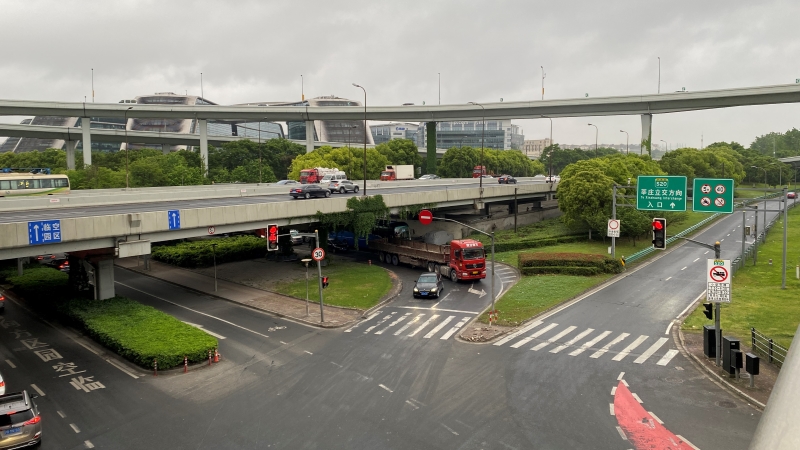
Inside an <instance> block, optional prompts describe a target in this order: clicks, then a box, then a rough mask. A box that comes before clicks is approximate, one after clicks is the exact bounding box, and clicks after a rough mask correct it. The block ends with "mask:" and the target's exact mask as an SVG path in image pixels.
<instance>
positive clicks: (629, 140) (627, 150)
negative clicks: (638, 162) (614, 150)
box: [619, 130, 631, 155]
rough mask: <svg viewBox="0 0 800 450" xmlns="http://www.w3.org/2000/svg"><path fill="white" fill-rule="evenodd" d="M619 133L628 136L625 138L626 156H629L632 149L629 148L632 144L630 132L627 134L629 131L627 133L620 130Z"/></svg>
mask: <svg viewBox="0 0 800 450" xmlns="http://www.w3.org/2000/svg"><path fill="white" fill-rule="evenodd" d="M619 132H620V133H625V136H626V137H625V154H626V155H627V154H629V153H630V149H629V148H628V146H629V145H630V143H631V135H630V134H628V132H627V131H625V130H619Z"/></svg>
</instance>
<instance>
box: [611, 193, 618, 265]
mask: <svg viewBox="0 0 800 450" xmlns="http://www.w3.org/2000/svg"><path fill="white" fill-rule="evenodd" d="M611 219H613V220H617V184H616V183H614V195H613V200H612V201H611ZM611 259H617V238H615V237H614V236H612V237H611Z"/></svg>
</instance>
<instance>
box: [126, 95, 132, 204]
mask: <svg viewBox="0 0 800 450" xmlns="http://www.w3.org/2000/svg"><path fill="white" fill-rule="evenodd" d="M131 109H133V106H129V107H128V109H126V110H125V190H128V189H130V184H129V183H128V111H130V110H131Z"/></svg>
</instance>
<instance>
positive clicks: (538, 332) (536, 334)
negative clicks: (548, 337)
mask: <svg viewBox="0 0 800 450" xmlns="http://www.w3.org/2000/svg"><path fill="white" fill-rule="evenodd" d="M557 326H558V324H557V323H551V324H550V325H548V326H546V327H544V328H542V329H541V330H539V331H537V332H536V333H533V334H532V335H530V336H528V337H526V338H525V339H523V340H521V341H519V342H517V343H516V344H514V345H512V346H511V348H520V347H522V346H523V345H525V344H527V343H528V342H530V341H532V340H534V339H536V338H537V337H539V336H541V335H543V334H545V333H547V332H548V331H550V330H552V329H553V328H555V327H557Z"/></svg>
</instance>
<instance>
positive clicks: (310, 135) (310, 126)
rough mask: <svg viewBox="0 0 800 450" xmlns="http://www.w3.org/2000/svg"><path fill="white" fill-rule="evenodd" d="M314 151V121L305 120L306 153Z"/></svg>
mask: <svg viewBox="0 0 800 450" xmlns="http://www.w3.org/2000/svg"><path fill="white" fill-rule="evenodd" d="M313 151H314V121H313V120H306V153H311V152H313Z"/></svg>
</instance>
